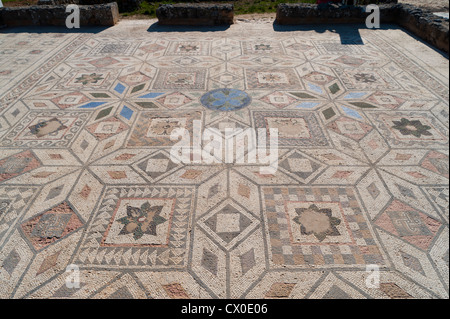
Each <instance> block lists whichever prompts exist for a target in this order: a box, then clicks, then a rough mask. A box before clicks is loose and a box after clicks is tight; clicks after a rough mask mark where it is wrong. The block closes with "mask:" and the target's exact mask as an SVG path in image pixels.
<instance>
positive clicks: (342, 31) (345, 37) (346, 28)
mask: <svg viewBox="0 0 450 319" xmlns="http://www.w3.org/2000/svg"><path fill="white" fill-rule="evenodd" d="M362 28H364V29H366V26H365V25H364V24H345V25H332V24H314V25H312V24H311V25H280V24H277V23H276V22H274V23H273V30H274V31H276V32H291V31H315V32H317V33H325V32H332V33H337V34H339V36H340V38H341V44H352V45H364V42H363V40H362V39H361V35H360V34H359V29H362Z"/></svg>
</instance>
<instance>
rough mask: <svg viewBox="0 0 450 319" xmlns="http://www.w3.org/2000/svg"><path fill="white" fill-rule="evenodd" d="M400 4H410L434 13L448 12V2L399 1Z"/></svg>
mask: <svg viewBox="0 0 450 319" xmlns="http://www.w3.org/2000/svg"><path fill="white" fill-rule="evenodd" d="M398 2H399V3H409V4H413V5H415V6H418V7H420V8H424V9H428V10H430V11H432V12H448V6H449V5H448V4H449V1H448V0H399V1H398Z"/></svg>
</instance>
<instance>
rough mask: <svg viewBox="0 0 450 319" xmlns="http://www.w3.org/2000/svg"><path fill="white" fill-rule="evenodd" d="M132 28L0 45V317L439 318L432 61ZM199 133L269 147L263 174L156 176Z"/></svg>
mask: <svg viewBox="0 0 450 319" xmlns="http://www.w3.org/2000/svg"><path fill="white" fill-rule="evenodd" d="M148 26H149V22H148V21H121V22H120V24H119V25H117V26H115V27H112V28H110V29H106V30H104V31H102V32H100V33H89V32H85V33H51V32H48V33H47V32H43V33H26V32H18V33H5V34H0V47H1V49H0V298H112V299H116V298H140V299H142V298H184V299H185V298H325V299H326V298H448V291H449V290H448V289H449V279H448V278H449V270H448V269H449V248H448V247H449V228H448V222H449V204H448V203H449V187H448V179H449V164H448V163H449V152H448V145H449V140H448V139H449V126H448V125H449V124H448V123H449V122H448V114H449V112H448V109H449V95H448V89H449V87H448V74H447V75H444V74H446V73H445V72H444V73H442V74H441V73H439V72H437V71H436V70H437V69H438V68H437V67H436V65H438V64H439V65H441V68H442V69H446V68H447V69H448V60H447V59H445V58H444V57H442V56H440V55H438V54H437V53H435V52H433V51H432V50H431V49H430V48H427V47H425V46H424V45H423V44H420V43H418V44H414V45H416V46H417V48H416V50H413V49H411V48H409V49H405V48H403V47H402V44H401V43H400V44H399V43H397V42H398V41H396V40H393V38H397V39H399V38H404V39H410V40H411V43H412V42H414V43H415V42H416V41H415V40H414V41H413V39H412V38H411V37H410V36H409V35H407V34H406V33H404V32H403V31H402V30H399V29H398V30H395V28H393V29H392V30H366V29H362V30H359V31H360V34H361V40H362V43H363V44H357V42H355V41H353V39H352V38H345V37H344V35H345V34H346V32H348V31H349V28H351V26H340V27H335V28H336V29H337V30H338V31H339V32H337V33H331V32H324V33H317V32H313V31H306V30H305V31H299V30H297V31H290V32H275V31H274V30H273V27H272V25H271V24H258V23H244V22H238V23H237V24H235V25H233V26H231V27H230V29H228V30H225V31H216V32H208V33H207V34H206V33H197V32H192V33H191V32H183V33H178V32H170V33H164V32H161V33H160V32H149V31H148ZM339 34H341V36H342V37H343V38H342V39H339ZM244 35H245V36H244ZM422 51H423V52H426V53H423V54H424V55H428V56H429V57H432V58H433V61H435V62H436V61H437V62H436V63H437V64H436V65H435V66H434V67H431V68H430V67H429V66H428V65H427V63H428V62H426V61H430V60H427V59H426V58H424V59H420V58H417V57H416V56H414V55H412V54H411V53H408V52H422ZM424 61H425V62H424ZM433 70H434V71H433ZM447 73H448V72H447ZM198 123H200V125H201V129H206V128H213V129H216V130H218V131H220V132H222V133H223V132H225V130H226V129H227V128H238V129H247V128H253V129H258V128H263V129H270V128H277V129H278V132H279V150H278V151H279V154H278V157H279V158H278V159H279V160H278V169H277V171H276V172H275V173H273V174H263V173H261V172H260V165H257V164H245V163H244V164H242V163H240V164H235V165H232V164H222V163H220V164H217V163H212V164H206V163H196V162H193V163H192V164H185V163H182V162H181V163H175V162H173V161H172V160H171V159H170V150H171V147H172V146H173V145H174V144H175V143H176V141H174V140H171V139H170V135H171V133H172V132H173V131H174V130H176V129H178V128H184V129H187V130H188V131H189V132H191V133H192V131H193V129H194V126H195V125H198ZM216 132H217V131H216ZM203 145H205V144H203ZM70 264H75V265H77V266H78V267H79V269H80V288H77V289H71V288H68V287H67V286H66V284H65V283H66V279H67V277H68V273H67V272H66V267H67V266H68V265H70ZM374 264H375V265H377V266H378V267H380V284H379V286H378V288H369V287H368V286H367V285H366V279H367V277H368V272H366V267H367V266H368V265H374Z"/></svg>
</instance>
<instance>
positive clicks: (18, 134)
mask: <svg viewBox="0 0 450 319" xmlns="http://www.w3.org/2000/svg"><path fill="white" fill-rule="evenodd" d="M88 117H89V114H88V113H87V112H30V113H28V114H27V115H26V116H25V117H24V118H23V119H22V121H21V122H20V123H19V124H17V125H16V126H15V127H14V128H13V129H12V130H11V131H10V132H9V133H8V134H7V135H6V136H5V137H4V138H3V140H1V142H0V145H1V146H12V147H27V146H31V145H32V146H33V147H37V148H39V147H52V146H59V147H63V146H68V145H69V144H70V142H71V141H72V140H73V138H74V137H75V136H76V135H77V133H78V131H79V130H80V129H81V128H82V127H83V125H84V123H85V122H86V121H87V119H88Z"/></svg>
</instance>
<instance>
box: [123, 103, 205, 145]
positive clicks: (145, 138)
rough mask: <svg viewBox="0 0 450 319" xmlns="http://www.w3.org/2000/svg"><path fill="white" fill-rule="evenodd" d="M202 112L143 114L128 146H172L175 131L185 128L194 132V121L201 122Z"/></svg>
mask: <svg viewBox="0 0 450 319" xmlns="http://www.w3.org/2000/svg"><path fill="white" fill-rule="evenodd" d="M201 118H202V112H201V111H191V112H172V113H169V112H142V113H141V114H140V116H139V119H138V120H137V123H136V124H135V126H134V128H133V130H132V133H131V136H130V139H129V140H128V143H127V145H128V146H130V147H133V146H172V145H174V144H175V143H176V142H177V141H171V140H170V135H171V133H172V131H173V130H175V129H178V128H184V129H187V130H188V131H190V132H192V125H193V121H194V120H201Z"/></svg>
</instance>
